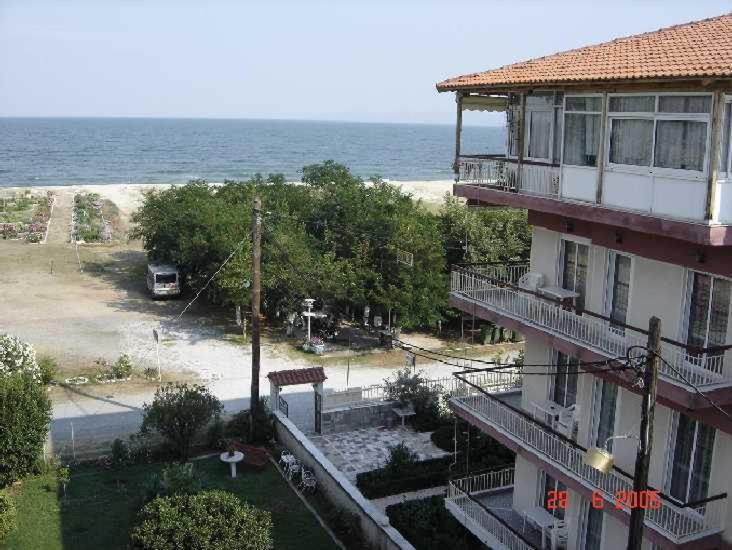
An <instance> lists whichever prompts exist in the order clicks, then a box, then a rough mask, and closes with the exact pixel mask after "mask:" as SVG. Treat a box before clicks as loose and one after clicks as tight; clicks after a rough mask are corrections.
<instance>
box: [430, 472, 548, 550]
mask: <svg viewBox="0 0 732 550" xmlns="http://www.w3.org/2000/svg"><path fill="white" fill-rule="evenodd" d="M513 477H514V469H513V468H506V469H505V470H498V471H494V472H487V473H483V474H480V475H477V476H470V477H465V478H461V479H454V480H452V481H450V484H449V485H448V487H447V495H446V496H445V508H447V509H448V510H449V511H450V512H451V513H452V514H453V516H455V518H456V519H457V520H458V521H460V522H461V523H463V525H465V526H466V527H468V529H470V528H471V527H473V528H474V529H475V528H477V529H480V530H483V531H486V532H487V533H490V534H491V536H492V537H493V538H495V539H496V540H497V541H498V542H499V543H501V544H502V545H503V546H504V547H505V548H508V549H510V550H534V549H535V546H533V545H532V544H531V543H529V542H528V541H527V540H526V539H524V538H523V537H522V536H521V535H520V534H519V533H518V532H517V531H516V530H514V529H512V528H511V526H509V525H508V524H507V523H506V522H505V521H502V520H501V519H500V518H498V516H496V515H495V514H493V513H491V512H490V511H489V510H488V509H487V508H485V507H483V506H481V505H480V504H479V503H478V502H476V501H475V500H474V499H473V498H471V495H472V494H473V493H479V492H483V491H491V490H498V489H511V488H512V487H513Z"/></svg>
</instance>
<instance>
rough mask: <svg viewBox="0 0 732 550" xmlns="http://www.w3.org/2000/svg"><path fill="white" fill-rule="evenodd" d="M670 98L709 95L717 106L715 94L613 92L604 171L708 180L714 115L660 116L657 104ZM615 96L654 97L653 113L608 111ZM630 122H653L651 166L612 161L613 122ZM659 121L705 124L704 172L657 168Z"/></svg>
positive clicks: (606, 136) (608, 114)
mask: <svg viewBox="0 0 732 550" xmlns="http://www.w3.org/2000/svg"><path fill="white" fill-rule="evenodd" d="M668 96H708V97H710V98H711V99H712V105H713V103H714V98H713V95H712V94H711V93H709V92H647V93H612V94H608V113H607V124H606V131H605V137H604V139H605V158H604V159H603V162H604V163H605V168H606V169H607V170H611V171H616V172H629V173H634V174H643V175H657V176H662V177H670V178H678V179H684V180H699V181H706V179H707V175H708V173H709V145H710V140H711V126H712V124H711V120H712V114H711V113H659V112H658V105H659V98H660V97H668ZM613 97H653V98H654V107H653V112H641V113H634V112H622V113H616V112H611V111H610V110H609V106H610V100H611V99H612V98H613ZM615 119H619V120H620V119H626V120H628V119H630V120H649V121H651V122H652V123H653V132H652V136H651V161H650V165H649V166H636V165H632V164H617V163H613V162H610V136H611V135H612V129H613V120H615ZM659 120H691V121H697V122H705V123H706V125H707V135H706V142H705V145H704V159H703V161H702V170H701V171H698V170H680V169H677V168H659V167H657V166H654V163H655V160H656V128H657V123H658V121H659Z"/></svg>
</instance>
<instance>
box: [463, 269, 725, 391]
mask: <svg viewBox="0 0 732 550" xmlns="http://www.w3.org/2000/svg"><path fill="white" fill-rule="evenodd" d="M527 270H528V266H520V265H510V266H509V265H506V266H501V265H483V266H481V265H468V266H453V269H452V274H451V287H450V290H451V298H453V299H454V298H459V299H460V300H461V301H462V302H467V303H471V304H477V305H480V306H482V307H484V308H486V309H487V310H489V311H492V312H495V313H496V314H498V315H500V316H502V317H505V318H509V319H513V320H515V321H518V322H519V323H520V324H521V325H524V326H529V327H532V328H535V329H538V330H540V331H541V332H543V333H548V334H550V335H552V336H556V337H559V338H561V339H563V340H566V341H569V342H572V343H574V344H575V345H577V346H579V347H581V348H584V349H587V350H589V351H591V352H593V353H594V354H596V355H598V356H600V357H606V358H608V359H615V358H624V357H626V356H627V355H628V354H629V353H632V352H633V349H634V348H635V346H645V345H646V342H647V332H646V331H645V330H643V329H640V328H636V327H632V326H630V325H619V324H617V323H612V322H611V320H610V319H609V318H607V317H604V316H601V315H598V314H596V313H592V312H590V311H586V310H584V311H578V310H577V309H576V308H574V307H572V306H568V305H566V304H561V303H559V302H557V301H555V300H552V299H549V298H546V297H543V296H541V295H540V294H538V293H536V292H531V291H528V290H524V289H521V288H518V287H517V286H516V283H517V282H518V279H519V278H520V277H521V275H523V274H524V273H526V271H527ZM453 302H454V300H453ZM453 305H454V304H453ZM726 353H729V351H728V350H726V347H723V348H706V349H695V348H691V347H688V346H686V345H684V344H681V343H678V342H674V341H673V340H669V339H663V342H662V344H661V355H662V357H663V358H664V359H665V362H662V364H661V368H660V371H659V373H660V375H661V377H662V379H664V380H666V381H668V382H671V383H673V384H676V385H677V386H679V387H680V388H682V389H683V390H684V391H686V392H690V391H692V389H691V388H690V387H689V384H693V385H695V386H697V387H700V388H701V389H702V390H704V391H706V390H713V389H715V388H720V387H724V386H729V385H730V384H732V373H730V372H729V371H730V370H732V369H725V368H724V366H725V354H726ZM728 362H729V361H728Z"/></svg>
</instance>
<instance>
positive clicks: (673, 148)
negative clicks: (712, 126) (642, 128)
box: [653, 120, 707, 172]
mask: <svg viewBox="0 0 732 550" xmlns="http://www.w3.org/2000/svg"><path fill="white" fill-rule="evenodd" d="M706 146H707V123H706V122H698V121H695V120H659V121H657V122H656V152H655V161H654V163H653V165H654V166H657V167H659V168H675V169H677V170H696V171H697V172H701V171H702V170H704V152H705V151H704V150H705V149H706Z"/></svg>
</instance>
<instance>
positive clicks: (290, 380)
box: [267, 367, 327, 433]
mask: <svg viewBox="0 0 732 550" xmlns="http://www.w3.org/2000/svg"><path fill="white" fill-rule="evenodd" d="M267 378H268V379H269V396H270V401H271V403H272V407H273V408H274V407H277V409H278V410H279V411H280V412H282V413H284V415H285V416H289V406H288V404H287V401H285V400H284V398H282V397H281V396H280V388H283V387H285V386H296V385H300V384H312V386H313V394H314V398H315V433H320V412H321V410H322V407H323V405H322V403H323V382H325V380H326V378H327V377H326V376H325V372H324V371H323V367H313V368H308V369H289V370H278V371H273V372H270V373H269V374H268V375H267Z"/></svg>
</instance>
